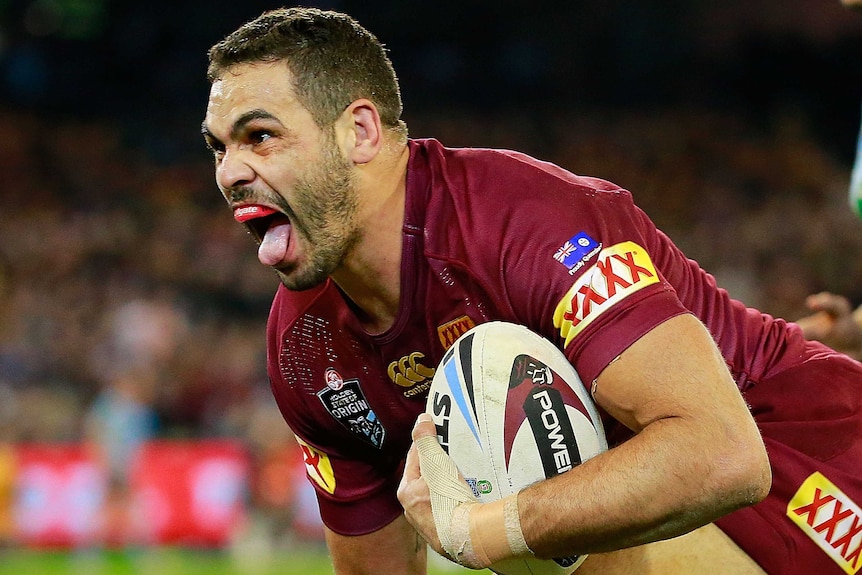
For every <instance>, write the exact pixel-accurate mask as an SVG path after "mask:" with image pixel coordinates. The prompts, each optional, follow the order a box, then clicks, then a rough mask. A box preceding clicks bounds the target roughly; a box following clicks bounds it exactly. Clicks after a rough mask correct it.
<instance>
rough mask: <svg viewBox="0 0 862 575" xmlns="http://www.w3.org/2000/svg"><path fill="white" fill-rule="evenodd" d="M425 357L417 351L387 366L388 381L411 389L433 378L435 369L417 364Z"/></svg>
mask: <svg viewBox="0 0 862 575" xmlns="http://www.w3.org/2000/svg"><path fill="white" fill-rule="evenodd" d="M424 358H425V356H424V355H423V354H421V353H419V352H418V351H414V352H413V353H411V354H410V355H405V356H404V357H402V358H401V359H399V360H397V361H393V362H392V363H390V364H389V379H391V380H392V382H393V383H395V384H396V385H400V386H401V387H413V386H414V385H416V384H417V383H422V382H424V381H428V380H429V379H431V378H432V377H434V372H435V369H434V368H433V367H427V366H424V365H422V364H421V363H419V360H420V359H424Z"/></svg>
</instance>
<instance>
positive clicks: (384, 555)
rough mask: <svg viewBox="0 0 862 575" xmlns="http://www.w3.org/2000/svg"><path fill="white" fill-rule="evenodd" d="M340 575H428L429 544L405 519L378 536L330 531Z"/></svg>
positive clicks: (328, 542) (331, 548) (334, 562)
mask: <svg viewBox="0 0 862 575" xmlns="http://www.w3.org/2000/svg"><path fill="white" fill-rule="evenodd" d="M326 545H327V546H328V547H329V553H330V556H331V557H332V565H333V567H334V569H335V574H336V575H379V574H380V573H391V574H395V573H398V574H399V575H400V574H402V573H403V574H404V575H425V573H426V561H427V553H426V549H427V547H426V544H425V541H424V540H423V539H422V538H421V537H420V536H419V535H418V534H417V533H416V531H415V530H414V529H413V528H412V527H411V526H410V524H409V523H407V520H406V519H404V516H400V517H398V518H397V519H396V520H395V521H393V522H392V523H390V524H389V525H387V526H386V527H384V528H383V529H380V530H379V531H375V532H374V533H369V534H368V535H358V536H351V537H348V536H345V535H339V534H337V533H335V532H334V531H331V530H329V529H326Z"/></svg>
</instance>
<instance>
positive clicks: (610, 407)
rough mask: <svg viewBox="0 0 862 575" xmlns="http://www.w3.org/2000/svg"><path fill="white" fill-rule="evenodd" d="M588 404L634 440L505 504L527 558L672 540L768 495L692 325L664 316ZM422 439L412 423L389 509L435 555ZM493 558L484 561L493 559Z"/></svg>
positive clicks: (733, 402)
mask: <svg viewBox="0 0 862 575" xmlns="http://www.w3.org/2000/svg"><path fill="white" fill-rule="evenodd" d="M595 397H596V400H597V402H598V403H599V404H601V405H602V407H604V408H605V409H606V410H607V411H608V412H609V413H610V414H611V415H613V416H614V417H615V418H617V419H618V420H619V421H621V422H623V423H624V424H626V425H627V426H629V427H630V428H631V429H633V430H634V431H636V432H637V434H636V435H635V436H634V437H633V438H632V439H630V440H629V441H627V442H625V443H623V444H622V445H620V446H618V447H616V448H614V449H611V450H609V451H607V452H605V453H602V454H600V455H598V456H596V457H594V458H593V459H590V460H589V461H587V462H585V463H584V464H582V465H580V466H578V467H576V468H574V469H572V470H571V471H568V472H566V473H564V474H562V475H559V476H557V477H554V478H552V479H549V480H546V481H541V482H539V483H536V484H534V485H532V486H530V487H528V488H526V489H524V490H522V491H521V492H520V493H518V494H517V495H516V496H515V497H517V502H518V505H517V508H518V515H519V517H520V529H521V530H522V532H523V537H524V539H525V540H526V543H527V545H528V546H529V547H530V549H531V550H532V551H533V552H534V553H535V554H536V555H537V556H539V557H546V558H547V557H559V556H565V555H571V554H584V553H596V552H602V551H612V550H616V549H623V548H626V547H631V546H635V545H639V544H642V543H647V542H651V541H657V540H660V539H666V538H670V537H674V536H677V535H680V534H683V533H687V532H690V531H692V530H694V529H696V528H698V527H700V526H702V525H705V524H707V523H710V522H712V521H714V520H715V519H717V518H719V517H721V516H723V515H725V514H727V513H730V512H731V511H734V510H736V509H739V508H741V507H744V506H747V505H751V504H753V503H756V502H757V501H760V500H761V499H762V498H764V497H765V496H766V494H767V493H768V491H769V487H770V483H771V476H770V468H769V461H768V459H767V456H766V450H765V448H764V445H763V442H762V441H761V438H760V434H759V432H758V430H757V427H756V425H755V423H754V420H753V418H752V417H751V415H750V413H749V411H748V408H747V406H746V405H745V402H744V401H743V400H742V397H741V395H740V394H739V391H738V390H737V388H736V385H735V384H734V382H733V380H732V378H731V376H730V373H729V372H728V370H727V367H726V366H725V364H724V360H723V358H722V357H721V354H720V353H719V351H718V349H717V348H716V346H715V343H714V342H713V340H712V338H711V337H710V335H709V333H708V332H707V330H706V328H705V327H704V326H703V325H702V324H701V323H700V322H699V321H698V320H697V319H696V318H695V317H694V316H691V315H681V316H677V317H675V318H672V319H670V320H668V321H666V322H664V323H663V324H661V325H660V326H658V327H656V328H655V329H653V330H652V331H651V332H649V333H648V334H646V335H645V336H643V337H642V338H641V339H640V340H638V341H637V342H636V343H635V344H633V345H632V346H631V347H629V348H628V349H627V350H626V351H625V352H623V353H622V354H621V356H620V357H619V358H618V359H617V360H616V361H614V362H612V363H611V364H610V365H609V366H608V367H607V368H605V370H604V371H603V372H602V374H601V375H600V376H599V379H598V383H597V389H596V393H595ZM434 434H435V429H434V425H433V423H432V422H431V421H430V418H426V419H424V420H423V419H420V421H419V422H418V423H417V426H416V428H415V429H414V433H413V438H414V446H413V448H412V449H411V451H410V453H409V454H408V457H407V465H406V467H405V472H404V477H403V479H402V482H401V486H400V487H399V500H400V501H401V503H402V505H403V506H404V509H405V513H406V516H407V517H408V519H409V520H410V521H411V523H412V524H413V525H415V526H416V528H417V529H418V530H419V531H420V532H421V533H422V534H423V536H424V537H425V539H426V540H427V541H428V542H429V543H431V545H432V546H433V547H434V549H435V550H437V552H438V553H439V552H441V551H442V546H441V544H440V539H439V537H438V534H437V530H436V525H435V522H434V518H433V516H432V513H431V504H430V495H429V490H428V487H427V484H426V483H425V480H424V477H422V474H421V472H420V468H419V467H420V466H419V463H418V459H419V455H418V450H417V446H416V442H417V441H419V440H420V438H421V437H424V436H432V437H433V436H434ZM506 499H508V498H506ZM502 501H505V500H502ZM498 503H500V502H494V503H489V504H478V505H477V504H473V507H471V508H470V511H469V522H470V527H469V530H470V533H471V534H474V536H475V534H481V533H491V532H492V531H493V529H495V528H497V527H500V526H499V525H497V523H499V522H500V521H502V519H501V515H500V513H499V512H498V511H490V510H491V509H496V508H495V507H492V506H495V505H497V504H498ZM484 509H487V510H489V512H488V513H485V512H483V511H482V510H484ZM474 521H475V523H474ZM489 521H490V522H492V523H491V524H486V523H487V522H489ZM495 522H496V523H495ZM507 530H508V527H507ZM498 551H499V549H496V550H495V557H497V559H493V560H499V559H501V558H505V557H504V556H498V555H496V553H497V552H498ZM509 556H511V555H509ZM489 557H490V556H489ZM493 560H492V561H493ZM479 563H481V561H480V562H479Z"/></svg>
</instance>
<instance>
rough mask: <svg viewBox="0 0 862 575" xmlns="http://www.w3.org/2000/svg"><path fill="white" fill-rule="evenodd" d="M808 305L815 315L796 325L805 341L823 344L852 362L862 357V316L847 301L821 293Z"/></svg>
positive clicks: (815, 295)
mask: <svg viewBox="0 0 862 575" xmlns="http://www.w3.org/2000/svg"><path fill="white" fill-rule="evenodd" d="M805 304H806V305H807V306H808V308H809V309H810V310H811V311H812V312H813V313H812V314H811V315H807V316H805V317H803V318H800V319H798V320H797V321H796V323H797V324H798V325H799V327H801V328H802V333H803V334H805V337H806V338H808V339H814V340H817V341H822V342H823V343H825V344H826V345H828V346H830V347H832V348H833V349H835V350H837V351H840V352H843V353H846V354H847V355H849V356H851V357H853V358H856V359H860V357H862V325H860V320H862V317H859V314H860V313H862V312H854V311H853V308H852V306H851V304H850V301H849V300H848V299H847V298H846V297H844V296H840V295H835V294H832V293H829V292H821V293H818V294H813V295H810V296H808V298H806V300H805Z"/></svg>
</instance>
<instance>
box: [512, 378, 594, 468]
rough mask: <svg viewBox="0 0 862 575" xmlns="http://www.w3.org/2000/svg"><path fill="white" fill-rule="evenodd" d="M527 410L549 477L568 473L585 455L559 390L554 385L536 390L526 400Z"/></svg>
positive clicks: (525, 408)
mask: <svg viewBox="0 0 862 575" xmlns="http://www.w3.org/2000/svg"><path fill="white" fill-rule="evenodd" d="M524 413H526V414H527V420H528V421H529V422H530V429H531V430H532V431H533V437H534V438H535V440H536V447H537V448H538V450H539V456H540V457H541V459H542V467H543V468H544V470H545V477H553V476H555V475H559V474H561V473H565V472H566V471H568V470H569V469H571V468H572V467H574V466H575V465H580V463H581V454H580V453H579V451H578V442H577V440H576V439H575V431H574V429H572V422H571V421H569V417H568V414H567V413H566V404H565V403H563V398H562V396H561V395H560V392H559V391H557V390H556V389H553V388H540V389H537V390H535V391H534V392H533V393H531V394H530V395H529V396H527V399H526V401H525V402H524Z"/></svg>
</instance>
